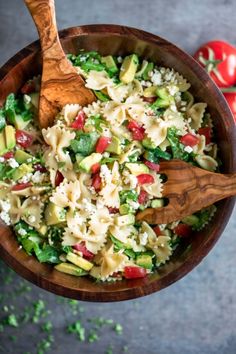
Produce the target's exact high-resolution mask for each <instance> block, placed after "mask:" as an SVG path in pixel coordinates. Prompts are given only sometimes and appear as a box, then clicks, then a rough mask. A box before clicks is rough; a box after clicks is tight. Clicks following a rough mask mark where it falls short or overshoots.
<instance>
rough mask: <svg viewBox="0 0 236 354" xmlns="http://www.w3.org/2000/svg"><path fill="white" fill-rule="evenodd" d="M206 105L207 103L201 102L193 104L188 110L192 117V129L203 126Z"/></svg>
mask: <svg viewBox="0 0 236 354" xmlns="http://www.w3.org/2000/svg"><path fill="white" fill-rule="evenodd" d="M206 107H207V104H206V103H203V102H199V103H195V104H194V105H192V107H191V108H190V109H189V110H188V115H189V117H190V118H191V122H190V126H191V128H192V129H195V130H198V129H199V128H200V127H201V124H202V120H203V116H204V113H205V110H206Z"/></svg>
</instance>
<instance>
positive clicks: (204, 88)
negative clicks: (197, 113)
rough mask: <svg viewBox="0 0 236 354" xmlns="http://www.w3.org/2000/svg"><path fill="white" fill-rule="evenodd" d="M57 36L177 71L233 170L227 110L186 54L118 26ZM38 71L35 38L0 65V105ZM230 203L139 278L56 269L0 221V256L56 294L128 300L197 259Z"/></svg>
mask: <svg viewBox="0 0 236 354" xmlns="http://www.w3.org/2000/svg"><path fill="white" fill-rule="evenodd" d="M60 38H61V42H62V45H63V48H64V49H65V51H66V52H67V53H74V54H76V53H77V52H78V50H79V49H80V48H84V49H85V50H97V51H99V52H100V53H102V54H103V55H108V54H116V55H117V54H118V55H124V54H129V53H132V52H136V53H137V54H139V55H141V56H142V57H144V58H148V59H151V60H153V61H155V62H157V63H158V64H160V65H163V66H167V67H171V68H174V69H176V70H177V71H178V72H180V73H181V74H182V75H183V76H185V77H186V78H187V79H188V80H189V82H190V83H191V85H192V86H191V91H192V93H193V95H194V96H195V97H196V99H197V100H199V101H204V102H206V103H207V104H208V109H209V111H210V113H211V115H212V117H213V118H214V124H215V128H216V129H215V131H216V136H217V143H218V145H219V148H220V157H221V160H222V162H223V165H222V172H224V173H231V172H235V171H236V159H235V153H234V151H236V132H235V125H234V121H233V118H232V115H231V112H230V110H229V108H228V106H227V104H226V102H225V100H224V98H223V96H222V94H221V93H220V91H219V90H218V89H217V87H216V86H215V85H214V83H213V82H212V81H211V80H210V78H209V76H208V75H207V74H206V73H205V71H204V70H203V69H202V68H201V67H200V66H199V65H198V64H197V63H196V62H195V61H194V60H193V59H192V58H191V57H190V56H189V55H187V54H186V53H184V52H183V51H182V50H180V49H179V48H177V47H176V46H174V45H173V44H171V43H169V42H167V41H166V40H164V39H162V38H160V37H157V36H154V35H152V34H150V33H147V32H143V31H140V30H137V29H133V28H128V27H123V26H115V25H90V26H82V27H74V28H70V29H67V30H64V31H61V32H60ZM40 72H41V55H40V46H39V43H38V41H37V42H35V43H33V44H31V45H29V46H28V47H26V48H24V49H23V50H22V51H20V52H19V53H18V54H16V55H15V56H14V57H13V58H12V59H10V60H9V61H8V62H7V63H6V64H5V65H4V66H3V67H2V68H1V69H0V105H2V104H3V103H4V101H5V98H6V96H7V95H8V94H9V93H10V92H17V91H18V90H19V88H20V87H21V86H22V85H23V83H24V82H25V81H26V80H27V79H29V78H31V77H32V76H34V75H37V74H40ZM233 206H234V199H233V198H230V199H227V200H224V201H222V202H220V203H218V210H217V213H216V215H215V217H214V219H213V220H212V222H211V223H210V224H209V225H208V227H207V228H206V229H205V230H204V231H203V232H200V233H198V234H196V235H193V236H192V237H191V239H188V240H186V241H185V242H184V243H183V244H182V245H181V246H180V247H179V248H178V249H177V251H176V252H175V254H174V256H173V257H172V258H171V261H170V262H169V263H167V264H166V265H164V266H163V267H162V268H160V270H159V271H158V272H156V273H154V274H152V275H150V276H148V277H147V278H145V279H138V280H130V281H127V280H122V281H118V282H116V283H107V284H106V283H96V282H94V281H93V280H92V279H89V278H77V277H74V276H69V275H65V274H63V273H60V272H57V271H55V270H53V268H52V267H51V266H49V265H46V264H40V263H39V262H38V261H37V260H36V258H34V257H30V256H28V255H27V254H26V253H25V252H24V251H23V250H20V249H19V245H18V243H17V241H16V239H15V237H14V234H13V233H12V232H11V230H10V229H9V228H8V227H6V226H5V225H3V224H1V228H0V256H1V257H2V259H3V260H4V261H5V262H6V263H7V264H8V265H9V266H10V267H11V268H13V269H14V270H15V271H16V272H17V273H19V274H20V275H21V276H23V277H24V278H26V279H28V280H29V281H31V282H33V283H34V284H36V285H38V286H40V287H42V288H44V289H46V290H48V291H51V292H53V293H56V294H58V295H62V296H66V297H70V298H74V299H79V300H86V301H120V300H126V299H133V298H136V297H140V296H144V295H147V294H150V293H152V292H155V291H158V290H160V289H163V288H165V287H167V286H168V285H170V284H172V283H173V282H175V281H176V280H178V279H180V278H181V277H183V276H184V275H185V274H187V273H188V272H190V271H191V270H192V269H193V268H194V267H195V266H196V265H197V264H199V262H200V261H201V260H202V259H203V258H204V257H205V256H206V255H207V253H208V252H209V251H210V249H211V248H212V247H213V246H214V244H215V242H216V241H217V240H218V238H219V237H220V235H221V234H222V232H223V230H224V228H225V226H226V224H227V222H228V220H229V217H230V214H231V212H232V209H233Z"/></svg>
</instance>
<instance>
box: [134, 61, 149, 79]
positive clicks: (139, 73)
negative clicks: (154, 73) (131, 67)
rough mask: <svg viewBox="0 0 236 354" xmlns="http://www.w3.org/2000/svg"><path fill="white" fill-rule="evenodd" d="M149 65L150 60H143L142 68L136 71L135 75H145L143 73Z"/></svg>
mask: <svg viewBox="0 0 236 354" xmlns="http://www.w3.org/2000/svg"><path fill="white" fill-rule="evenodd" d="M147 66H148V61H147V60H143V62H142V65H141V68H140V70H139V71H137V72H136V74H135V77H140V76H142V75H143V73H144V72H145V70H146V68H147Z"/></svg>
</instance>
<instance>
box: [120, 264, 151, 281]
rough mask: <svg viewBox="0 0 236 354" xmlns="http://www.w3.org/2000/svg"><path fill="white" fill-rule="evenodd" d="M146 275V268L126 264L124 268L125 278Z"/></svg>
mask: <svg viewBox="0 0 236 354" xmlns="http://www.w3.org/2000/svg"><path fill="white" fill-rule="evenodd" d="M146 275H147V270H146V269H145V268H141V267H135V266H126V267H125V269H124V277H125V278H126V279H137V278H144V277H145V276H146Z"/></svg>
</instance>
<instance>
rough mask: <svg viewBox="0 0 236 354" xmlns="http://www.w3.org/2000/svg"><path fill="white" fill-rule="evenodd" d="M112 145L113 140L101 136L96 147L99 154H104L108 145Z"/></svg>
mask: <svg viewBox="0 0 236 354" xmlns="http://www.w3.org/2000/svg"><path fill="white" fill-rule="evenodd" d="M110 143H111V138H109V137H107V136H101V137H100V138H99V139H98V142H97V145H96V152H99V153H100V154H102V153H103V152H104V151H105V150H106V149H107V147H108V145H109V144H110Z"/></svg>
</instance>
